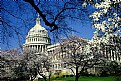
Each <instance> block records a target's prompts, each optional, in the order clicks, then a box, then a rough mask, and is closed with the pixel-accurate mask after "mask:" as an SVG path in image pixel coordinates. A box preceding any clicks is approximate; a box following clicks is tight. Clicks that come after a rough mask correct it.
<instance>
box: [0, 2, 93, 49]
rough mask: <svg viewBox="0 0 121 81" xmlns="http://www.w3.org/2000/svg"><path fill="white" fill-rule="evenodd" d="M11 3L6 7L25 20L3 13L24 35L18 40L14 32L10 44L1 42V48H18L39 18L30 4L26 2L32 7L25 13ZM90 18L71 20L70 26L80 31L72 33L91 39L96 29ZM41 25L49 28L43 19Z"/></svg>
mask: <svg viewBox="0 0 121 81" xmlns="http://www.w3.org/2000/svg"><path fill="white" fill-rule="evenodd" d="M10 4H11V5H8V6H6V8H7V9H8V10H10V11H12V10H14V11H12V12H13V13H14V12H15V13H16V14H15V15H16V16H17V17H20V18H22V19H23V20H24V21H25V22H23V21H22V20H21V19H17V18H14V17H12V16H8V15H7V14H4V13H2V15H3V16H5V17H7V19H8V20H9V19H10V20H11V22H10V24H11V25H13V26H16V27H17V28H18V31H20V32H21V34H22V36H20V38H19V39H20V40H18V37H17V35H15V33H13V35H14V37H12V38H10V39H9V40H8V41H9V45H6V44H5V43H1V45H0V46H1V47H0V48H1V50H5V49H8V48H9V49H12V48H18V47H19V44H21V45H23V44H24V43H25V37H26V36H27V33H28V31H29V30H30V29H31V28H32V27H33V26H34V25H35V23H36V18H37V13H36V12H35V10H33V9H32V8H31V6H30V5H29V4H25V6H28V7H29V8H30V10H25V11H24V14H23V13H22V11H20V10H19V9H17V8H16V9H14V7H15V6H16V5H14V3H13V2H10ZM35 14H36V15H35ZM88 20H89V21H87V20H83V22H82V21H70V22H69V27H72V28H73V29H74V30H76V31H77V32H78V33H75V32H72V33H73V34H75V35H77V36H79V37H82V38H86V39H91V38H92V36H93V32H94V29H92V26H91V20H90V19H88ZM68 21H69V20H68ZM25 23H26V26H25ZM41 25H42V26H43V27H45V28H48V27H47V26H45V25H44V22H43V21H41ZM10 31H11V30H10ZM51 34H52V33H50V32H49V35H50V37H51ZM51 38H52V37H51Z"/></svg>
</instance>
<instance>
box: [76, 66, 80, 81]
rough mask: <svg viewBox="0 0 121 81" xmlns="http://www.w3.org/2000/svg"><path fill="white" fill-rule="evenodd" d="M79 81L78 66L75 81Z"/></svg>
mask: <svg viewBox="0 0 121 81" xmlns="http://www.w3.org/2000/svg"><path fill="white" fill-rule="evenodd" d="M78 79H79V75H78V67H77V66H76V77H75V81H78Z"/></svg>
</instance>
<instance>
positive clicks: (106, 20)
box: [90, 0, 121, 55]
mask: <svg viewBox="0 0 121 81" xmlns="http://www.w3.org/2000/svg"><path fill="white" fill-rule="evenodd" d="M93 6H94V8H95V9H96V11H95V12H93V13H92V15H90V17H91V18H92V23H93V27H94V28H95V29H96V30H95V32H94V36H93V39H92V41H91V43H93V45H94V46H95V47H98V49H100V48H112V49H111V50H114V51H115V52H116V53H117V55H121V13H120V12H121V9H120V8H121V1H120V0H102V1H97V2H95V3H94V2H93ZM107 51H108V50H107ZM109 51H110V50H109Z"/></svg>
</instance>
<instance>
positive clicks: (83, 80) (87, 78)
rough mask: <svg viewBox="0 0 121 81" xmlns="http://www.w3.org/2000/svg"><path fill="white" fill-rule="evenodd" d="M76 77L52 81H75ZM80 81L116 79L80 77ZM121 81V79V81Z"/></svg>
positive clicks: (110, 79) (114, 79) (113, 80)
mask: <svg viewBox="0 0 121 81" xmlns="http://www.w3.org/2000/svg"><path fill="white" fill-rule="evenodd" d="M74 80H75V78H74V77H66V78H56V79H53V80H52V81H74ZM79 81H116V78H115V77H84V76H83V77H80V78H79ZM119 81H121V78H120V80H119Z"/></svg>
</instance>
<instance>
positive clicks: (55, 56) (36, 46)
mask: <svg viewBox="0 0 121 81" xmlns="http://www.w3.org/2000/svg"><path fill="white" fill-rule="evenodd" d="M81 40H84V41H86V42H88V40H87V39H82V38H81ZM23 47H24V48H29V49H31V50H35V53H41V52H43V53H45V52H46V53H47V55H48V56H49V57H50V58H52V59H51V61H52V68H53V73H57V72H62V71H63V72H65V74H66V73H67V74H72V72H71V70H70V69H67V66H66V65H64V62H63V61H62V60H61V59H60V58H61V57H62V53H61V52H60V51H59V50H60V49H61V47H60V43H57V44H51V39H50V37H49V35H48V31H47V30H46V29H45V28H44V27H42V26H41V23H40V18H39V16H38V18H37V19H36V25H35V26H34V27H32V28H31V29H30V31H29V32H28V35H27V36H26V42H25V44H24V45H23ZM112 55H113V57H112V56H111V54H110V55H108V56H109V57H108V58H109V59H112V60H118V61H119V62H121V55H120V56H118V57H117V56H116V55H114V54H112ZM92 71H94V70H92Z"/></svg>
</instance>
